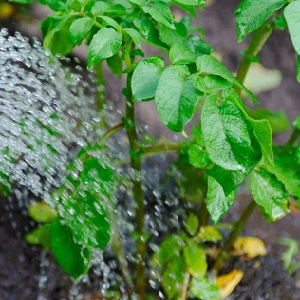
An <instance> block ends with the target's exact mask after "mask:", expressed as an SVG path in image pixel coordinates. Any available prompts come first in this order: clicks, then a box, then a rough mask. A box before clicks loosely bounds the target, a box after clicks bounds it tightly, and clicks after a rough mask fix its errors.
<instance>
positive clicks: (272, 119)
mask: <svg viewBox="0 0 300 300" xmlns="http://www.w3.org/2000/svg"><path fill="white" fill-rule="evenodd" d="M247 113H248V115H249V116H250V117H251V118H253V119H257V120H261V119H265V120H267V121H268V122H269V123H270V126H271V128H272V132H273V133H276V132H283V131H288V130H290V121H289V119H288V117H287V116H286V114H285V113H284V112H283V111H276V112H272V111H269V110H268V109H266V108H263V107H259V108H255V109H252V110H250V109H248V110H247Z"/></svg>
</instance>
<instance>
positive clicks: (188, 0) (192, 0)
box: [176, 0, 202, 5]
mask: <svg viewBox="0 0 300 300" xmlns="http://www.w3.org/2000/svg"><path fill="white" fill-rule="evenodd" d="M176 2H178V3H181V4H185V5H198V4H200V2H202V1H199V0H176Z"/></svg>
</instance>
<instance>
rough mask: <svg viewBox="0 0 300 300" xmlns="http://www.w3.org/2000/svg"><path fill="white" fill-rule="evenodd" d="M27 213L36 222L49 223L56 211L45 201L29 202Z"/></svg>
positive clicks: (55, 215)
mask: <svg viewBox="0 0 300 300" xmlns="http://www.w3.org/2000/svg"><path fill="white" fill-rule="evenodd" d="M28 215H29V216H30V217H31V218H32V219H33V220H34V221H36V222H41V223H49V222H52V221H53V220H54V219H55V218H56V217H57V213H56V212H55V211H54V210H53V209H52V208H51V207H50V206H49V205H47V204H46V203H45V202H43V201H39V202H35V203H31V204H30V205H29V207H28Z"/></svg>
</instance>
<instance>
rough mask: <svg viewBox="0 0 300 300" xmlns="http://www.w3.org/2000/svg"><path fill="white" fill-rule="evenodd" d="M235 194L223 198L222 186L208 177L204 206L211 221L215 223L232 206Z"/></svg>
mask: <svg viewBox="0 0 300 300" xmlns="http://www.w3.org/2000/svg"><path fill="white" fill-rule="evenodd" d="M234 198H235V192H232V193H231V194H230V195H229V196H225V193H224V190H223V188H222V186H221V185H220V184H219V183H218V182H217V181H216V180H215V179H214V178H213V177H211V176H208V190H207V199H206V206H207V209H208V211H209V213H210V216H211V219H212V221H213V222H214V223H217V222H218V221H219V220H220V218H221V217H222V216H223V215H224V214H225V213H226V212H227V211H228V209H229V208H230V207H231V205H232V204H233V201H234Z"/></svg>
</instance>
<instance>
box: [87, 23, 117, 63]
mask: <svg viewBox="0 0 300 300" xmlns="http://www.w3.org/2000/svg"><path fill="white" fill-rule="evenodd" d="M121 44H122V34H121V33H120V32H117V31H116V30H115V29H113V28H102V29H100V30H99V31H98V32H97V33H96V34H95V35H94V36H93V39H92V41H91V43H90V45H89V49H88V68H89V69H90V68H91V67H92V66H93V65H94V64H95V63H97V62H99V61H101V60H103V59H105V58H108V57H111V56H113V55H114V54H116V53H117V52H118V51H119V49H120V47H121Z"/></svg>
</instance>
